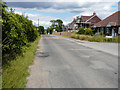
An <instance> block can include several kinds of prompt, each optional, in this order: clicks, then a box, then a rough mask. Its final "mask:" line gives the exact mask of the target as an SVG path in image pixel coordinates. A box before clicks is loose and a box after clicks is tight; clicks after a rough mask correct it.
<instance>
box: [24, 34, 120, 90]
mask: <svg viewBox="0 0 120 90" xmlns="http://www.w3.org/2000/svg"><path fill="white" fill-rule="evenodd" d="M117 45H118V44H117V43H96V42H92V43H91V42H87V41H80V40H75V39H71V38H65V37H59V36H53V35H42V38H41V40H40V42H39V44H38V49H37V51H36V53H35V60H34V64H33V65H32V66H30V76H29V77H28V78H27V80H28V82H27V84H26V87H27V88H117V87H118V54H117V53H118V47H117Z"/></svg>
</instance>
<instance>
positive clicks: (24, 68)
mask: <svg viewBox="0 0 120 90" xmlns="http://www.w3.org/2000/svg"><path fill="white" fill-rule="evenodd" d="M39 40H40V37H38V38H37V39H36V40H35V41H34V42H32V43H29V47H28V46H25V47H24V49H25V52H24V53H23V55H22V56H18V57H17V58H16V59H15V60H12V61H10V62H9V63H8V64H9V65H4V66H3V67H2V88H25V85H26V82H27V80H26V77H27V76H28V75H29V66H30V65H31V64H33V60H34V56H35V51H36V49H37V44H38V41H39Z"/></svg>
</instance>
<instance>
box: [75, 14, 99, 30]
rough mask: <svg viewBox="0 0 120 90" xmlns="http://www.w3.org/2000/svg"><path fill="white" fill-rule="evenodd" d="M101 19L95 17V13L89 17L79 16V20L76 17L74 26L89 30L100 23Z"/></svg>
mask: <svg viewBox="0 0 120 90" xmlns="http://www.w3.org/2000/svg"><path fill="white" fill-rule="evenodd" d="M100 21H101V19H100V18H99V17H98V16H97V15H96V12H94V13H93V15H91V16H81V17H80V18H79V17H77V20H76V24H77V26H78V28H79V27H83V28H91V27H93V26H94V24H96V23H98V22H100Z"/></svg>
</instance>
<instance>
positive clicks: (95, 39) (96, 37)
mask: <svg viewBox="0 0 120 90" xmlns="http://www.w3.org/2000/svg"><path fill="white" fill-rule="evenodd" d="M53 35H57V36H62V37H69V38H74V39H79V40H85V41H90V42H116V43H118V42H120V40H119V38H120V37H118V36H117V37H114V38H113V39H112V38H109V39H106V38H105V36H102V35H93V36H90V35H80V34H76V33H74V32H73V33H71V32H69V33H68V32H62V33H61V35H60V33H59V32H58V33H54V34H53Z"/></svg>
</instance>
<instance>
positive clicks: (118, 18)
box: [93, 11, 120, 36]
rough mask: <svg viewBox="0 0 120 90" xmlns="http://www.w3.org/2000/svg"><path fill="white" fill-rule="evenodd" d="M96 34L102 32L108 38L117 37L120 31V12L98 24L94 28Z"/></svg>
mask: <svg viewBox="0 0 120 90" xmlns="http://www.w3.org/2000/svg"><path fill="white" fill-rule="evenodd" d="M93 29H94V30H95V32H97V33H99V32H102V33H103V34H105V35H108V36H117V35H118V32H119V31H118V29H119V30H120V11H117V12H115V13H113V14H112V15H110V16H108V17H107V18H105V19H104V20H102V21H100V22H98V23H97V24H95V25H94V26H93Z"/></svg>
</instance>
